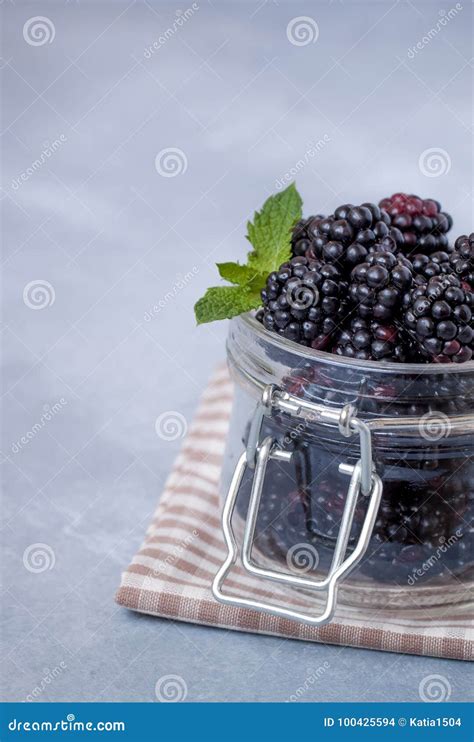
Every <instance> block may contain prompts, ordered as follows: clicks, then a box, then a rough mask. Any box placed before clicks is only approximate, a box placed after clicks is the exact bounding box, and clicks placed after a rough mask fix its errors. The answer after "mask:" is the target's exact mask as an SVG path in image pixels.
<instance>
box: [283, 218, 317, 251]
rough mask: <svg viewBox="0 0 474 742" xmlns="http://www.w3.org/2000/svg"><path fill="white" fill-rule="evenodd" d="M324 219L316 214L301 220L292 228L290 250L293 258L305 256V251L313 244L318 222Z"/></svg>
mask: <svg viewBox="0 0 474 742" xmlns="http://www.w3.org/2000/svg"><path fill="white" fill-rule="evenodd" d="M321 219H324V216H322V215H321V214H317V215H316V216H310V217H308V218H307V219H301V220H300V221H299V222H298V223H297V224H296V225H295V226H294V228H293V233H292V236H291V249H292V254H293V255H294V256H295V257H299V256H304V255H306V253H307V251H308V250H309V249H310V247H311V246H312V244H313V239H314V238H315V234H316V230H317V225H318V222H320V221H321Z"/></svg>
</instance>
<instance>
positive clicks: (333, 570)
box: [212, 385, 382, 626]
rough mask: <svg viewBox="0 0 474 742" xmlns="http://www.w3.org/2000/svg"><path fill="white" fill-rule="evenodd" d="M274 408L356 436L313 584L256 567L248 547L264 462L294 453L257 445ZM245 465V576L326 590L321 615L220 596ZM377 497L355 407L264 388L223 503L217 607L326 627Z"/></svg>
mask: <svg viewBox="0 0 474 742" xmlns="http://www.w3.org/2000/svg"><path fill="white" fill-rule="evenodd" d="M274 410H278V411H280V412H286V413H288V414H289V415H291V416H295V417H305V416H306V417H309V419H313V420H314V419H318V420H321V421H324V422H329V423H332V424H336V425H337V426H338V429H339V432H340V433H341V435H343V436H346V437H349V436H352V435H354V434H355V433H358V434H359V441H360V459H359V460H358V462H357V463H356V464H355V466H352V465H349V464H344V463H341V464H340V465H339V471H341V472H342V473H344V474H347V475H349V476H350V478H351V479H350V483H349V488H348V492H347V497H346V502H345V505H344V511H343V514H342V519H341V525H340V528H339V533H338V536H337V540H336V546H335V549H334V553H333V557H332V561H331V566H330V568H329V572H328V574H327V576H326V577H325V578H323V579H320V580H314V579H312V578H311V577H308V576H297V575H294V574H287V573H284V572H280V571H277V570H271V569H264V568H263V567H260V566H258V565H257V564H256V563H255V562H254V560H253V558H252V546H253V542H254V538H255V528H256V523H257V516H258V509H259V505H260V500H261V496H262V492H263V485H264V481H265V473H266V469H267V465H268V462H269V461H270V460H271V459H275V460H278V461H282V462H289V461H290V460H291V455H292V454H291V452H289V451H284V450H282V449H281V448H280V447H279V446H278V444H277V441H276V440H275V439H273V438H272V437H270V436H268V437H266V438H265V439H264V440H263V441H261V431H262V424H263V420H264V418H265V416H270V415H271V414H272V412H273V411H274ZM246 467H249V468H250V469H253V470H254V476H253V482H252V489H251V494H250V500H249V506H248V512H247V518H246V522H245V529H244V536H243V542H242V549H241V561H242V565H243V567H244V569H245V570H246V571H247V572H248V573H250V574H253V575H255V576H258V577H260V578H263V579H268V580H273V581H275V582H280V583H283V584H286V585H292V586H295V587H304V588H306V589H309V590H315V591H326V592H327V600H326V606H325V609H324V611H323V613H322V614H320V615H317V616H314V615H312V614H308V613H302V612H298V611H294V610H292V609H291V608H285V607H281V606H277V605H273V604H271V603H265V602H262V601H259V600H256V599H251V598H243V597H237V596H233V595H228V594H225V593H223V591H222V587H223V583H224V581H225V578H226V577H227V574H228V572H229V570H230V568H231V567H232V565H233V564H234V563H235V561H236V559H237V555H238V548H237V542H236V539H235V534H234V531H233V528H232V515H233V512H234V509H235V503H236V500H237V495H238V492H239V488H240V484H241V482H242V477H243V475H244V472H245V469H246ZM360 493H362V494H363V495H366V496H367V497H368V498H369V501H368V506H367V511H366V515H365V519H364V523H363V525H362V529H361V533H360V536H359V540H358V542H357V544H356V546H355V548H354V550H353V551H352V552H351V553H350V555H349V556H348V557H347V558H345V555H346V551H347V545H348V542H349V535H350V532H351V527H352V521H353V518H354V512H355V508H356V504H357V500H358V497H359V495H360ZM381 496H382V481H381V479H380V477H379V476H378V475H377V474H376V472H375V469H374V465H373V460H372V441H371V433H370V429H369V427H368V426H367V425H366V423H364V422H363V421H362V420H359V418H357V416H356V410H355V408H353V407H352V406H351V405H346V406H345V407H343V408H342V409H340V410H336V409H332V408H328V407H324V405H317V404H314V403H311V402H307V401H305V400H300V399H298V398H297V397H294V396H292V395H291V394H288V393H287V392H283V391H281V390H279V389H277V388H276V387H274V386H273V385H270V386H267V387H266V388H265V389H264V391H263V394H262V398H261V400H260V401H259V402H258V404H257V407H256V409H255V413H254V416H253V419H252V422H251V426H250V431H249V437H248V442H247V448H246V450H245V451H244V452H243V453H242V455H241V457H240V459H239V461H238V462H237V466H236V468H235V471H234V475H233V477H232V481H231V484H230V487H229V492H228V494H227V497H226V501H225V504H224V509H223V513H222V529H223V533H224V538H225V542H226V546H227V549H228V553H227V557H226V559H225V562H224V564H223V565H222V566H221V567H220V569H219V571H218V573H217V574H216V576H215V578H214V581H213V584H212V592H213V594H214V597H215V598H216V600H218V601H220V602H221V603H226V604H229V605H236V606H239V607H244V608H253V609H255V610H257V611H261V612H264V613H270V614H272V615H276V616H284V617H286V618H292V619H296V620H298V621H302V622H303V623H307V624H310V625H316V626H321V625H323V624H325V623H329V621H331V619H332V617H333V615H334V612H335V609H336V601H337V591H338V587H339V582H340V581H341V580H342V579H343V578H345V577H346V576H347V575H348V574H349V573H350V572H351V571H352V570H353V569H354V568H355V567H356V566H357V565H358V564H359V562H360V561H361V559H362V557H363V556H364V554H365V551H366V549H367V546H368V543H369V541H370V537H371V535H372V529H373V526H374V523H375V519H376V517H377V511H378V508H379V505H380V499H381Z"/></svg>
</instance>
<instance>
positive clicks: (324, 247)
mask: <svg viewBox="0 0 474 742" xmlns="http://www.w3.org/2000/svg"><path fill="white" fill-rule="evenodd" d="M402 244H403V235H402V233H401V232H400V230H398V229H395V228H394V227H392V226H391V223H390V217H389V216H388V214H387V213H386V212H384V211H382V210H381V209H379V207H378V206H376V205H375V204H371V203H364V204H361V206H353V205H352V204H343V205H342V206H339V207H338V208H337V209H336V211H335V212H334V214H332V215H330V216H327V217H320V216H316V217H310V219H308V220H305V221H304V222H299V223H298V224H297V225H296V227H295V230H294V233H293V240H292V246H293V254H294V255H305V256H306V257H307V258H309V259H311V260H315V259H317V260H323V261H324V262H326V263H334V264H336V265H337V267H338V268H339V269H340V270H341V271H342V272H343V273H348V272H349V271H350V270H351V269H352V268H353V267H354V266H355V265H357V264H358V263H361V262H363V261H364V260H365V259H366V258H367V256H368V255H369V254H370V253H371V252H373V251H374V250H387V251H391V252H397V251H398V250H399V249H400V248H401V246H402Z"/></svg>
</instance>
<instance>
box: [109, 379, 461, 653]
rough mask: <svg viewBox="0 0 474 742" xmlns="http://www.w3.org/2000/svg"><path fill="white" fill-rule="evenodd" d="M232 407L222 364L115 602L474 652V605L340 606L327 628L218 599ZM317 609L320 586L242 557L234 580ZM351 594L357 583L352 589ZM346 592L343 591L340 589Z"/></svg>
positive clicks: (345, 640) (186, 615)
mask: <svg viewBox="0 0 474 742" xmlns="http://www.w3.org/2000/svg"><path fill="white" fill-rule="evenodd" d="M231 405H232V382H231V380H230V378H229V376H228V373H227V370H226V369H225V368H222V367H220V368H219V369H218V370H217V372H216V373H215V374H214V376H213V378H212V379H211V381H210V383H209V386H208V387H207V389H206V390H205V392H204V394H203V396H202V398H201V402H200V405H199V407H198V410H197V413H196V416H195V419H194V422H193V424H192V425H191V426H190V429H189V432H188V435H187V438H186V440H185V442H184V445H183V447H182V450H181V452H180V454H179V455H178V457H177V459H176V461H175V463H174V466H173V469H172V471H171V473H170V475H169V478H168V481H167V483H166V486H165V489H164V492H163V494H162V496H161V498H160V501H159V503H158V507H157V508H156V511H155V514H154V517H153V520H152V521H151V523H150V526H149V528H148V530H147V533H146V537H145V540H144V542H143V545H142V546H141V548H140V550H139V551H138V553H137V554H136V555H135V557H134V558H133V560H132V563H131V564H130V566H129V567H128V568H127V570H126V571H125V572H124V573H123V575H122V581H121V585H120V588H119V590H118V593H117V596H116V600H117V602H118V603H120V604H121V605H123V606H126V607H127V608H131V609H132V610H135V611H140V612H141V613H148V614H151V615H154V616H161V617H166V618H172V619H175V620H181V621H189V622H192V623H200V624H205V625H208V626H218V627H226V628H228V629H235V630H237V631H251V632H255V633H261V634H271V635H276V636H286V637H291V638H295V639H304V640H307V641H315V642H324V643H326V644H340V645H344V646H351V647H365V648H369V649H379V650H385V651H391V652H402V653H408V654H420V655H428V656H433V657H450V658H454V659H464V660H467V659H473V646H474V642H473V638H474V632H473V626H472V622H471V621H470V617H471V616H472V608H473V604H472V603H471V604H466V603H465V602H464V603H462V604H461V605H457V606H453V605H440V606H437V607H436V608H433V607H432V606H430V607H428V606H426V607H423V606H420V605H419V604H417V605H416V606H414V607H413V609H412V610H409V609H403V610H401V609H400V608H397V609H394V610H392V611H390V610H387V609H386V608H385V609H382V610H381V609H379V608H373V607H368V606H367V607H364V608H360V607H358V608H354V607H348V606H350V600H348V601H347V602H345V605H344V606H343V607H339V608H338V609H337V612H336V616H335V619H334V620H333V622H332V623H331V624H329V625H327V626H324V627H321V628H314V627H310V626H306V625H303V624H300V623H297V622H295V621H290V620H288V619H285V618H278V617H275V616H270V615H266V614H263V613H258V612H256V611H252V610H250V609H243V608H237V607H234V606H225V605H221V604H220V603H217V602H216V601H215V600H214V598H213V596H212V593H211V588H210V586H211V582H212V580H213V578H214V575H215V574H216V572H217V569H218V567H219V566H220V565H221V564H222V562H223V561H224V559H225V556H226V549H225V546H224V539H223V536H222V532H221V523H220V513H221V506H222V502H221V498H220V497H219V494H218V484H219V476H220V468H221V463H222V458H223V455H224V448H225V439H226V434H227V429H228V423H229V417H230V412H231ZM224 589H225V590H226V591H228V592H230V593H231V594H234V595H245V594H247V595H252V597H255V596H257V597H260V598H264V599H266V600H271V601H277V602H279V603H281V604H284V603H286V604H287V605H288V603H290V604H291V605H292V606H294V607H298V608H302V609H303V610H310V611H311V612H316V611H317V610H318V601H320V600H321V598H319V597H317V596H315V594H314V593H312V594H308V593H303V592H301V591H298V593H297V594H296V593H295V591H291V592H288V589H286V590H285V589H284V588H280V586H279V585H275V583H262V582H259V581H256V578H254V577H253V576H251V575H248V574H247V573H246V572H245V571H244V570H243V569H242V567H241V566H238V565H235V566H234V567H233V568H232V571H231V573H230V574H229V576H228V578H227V580H226V584H225V588H224ZM348 595H349V598H350V588H349V593H348ZM341 597H342V598H344V593H343V592H342V593H341Z"/></svg>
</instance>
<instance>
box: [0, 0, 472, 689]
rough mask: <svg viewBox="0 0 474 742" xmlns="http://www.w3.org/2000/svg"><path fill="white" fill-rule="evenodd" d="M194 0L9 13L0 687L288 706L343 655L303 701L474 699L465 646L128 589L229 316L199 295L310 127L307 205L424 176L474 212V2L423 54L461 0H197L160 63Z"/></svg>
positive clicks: (237, 247) (431, 189)
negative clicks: (433, 154) (159, 613)
mask: <svg viewBox="0 0 474 742" xmlns="http://www.w3.org/2000/svg"><path fill="white" fill-rule="evenodd" d="M190 5H191V3H189V4H186V3H181V4H180V3H178V4H176V3H165V2H161V3H156V2H155V3H151V2H150V3H148V2H143V1H140V2H130V3H127V4H126V3H124V4H122V3H116V2H114V3H112V2H108V3H99V2H94V3H93V4H92V3H91V4H86V3H82V2H81V3H76V2H68V3H62V2H58V3H51V2H47V1H46V0H45V1H44V2H43V1H41V2H35V3H22V2H16V3H11V2H3V4H2V5H1V12H2V16H3V17H2V27H3V50H2V76H3V82H2V85H3V87H2V103H3V106H2V109H3V110H2V114H3V116H2V119H3V120H2V132H3V134H2V146H3V166H4V167H3V170H4V179H3V190H2V210H3V297H4V306H3V323H2V340H3V350H4V375H3V398H2V401H3V420H4V429H3V443H2V468H3V482H4V485H5V487H4V497H3V507H2V532H1V540H2V545H3V547H4V548H3V555H4V556H3V569H2V573H3V574H2V602H3V609H2V629H1V639H2V652H3V659H2V663H1V667H2V671H1V675H2V686H3V697H4V698H5V699H8V700H22V699H24V698H26V697H27V696H28V695H29V694H31V692H32V690H33V688H35V686H38V685H39V684H41V681H42V679H44V677H45V676H47V673H48V672H51V671H53V670H54V668H57V667H59V668H60V672H59V674H58V673H55V674H57V675H58V676H57V677H56V678H55V679H54V681H53V682H51V683H47V682H46V683H44V682H43V685H44V686H45V689H44V691H42V692H41V694H40V695H39V696H38V700H81V701H86V700H114V701H119V700H134V701H154V700H156V699H155V692H154V688H155V683H156V681H157V679H158V678H160V677H161V676H163V675H166V674H177V675H180V676H182V677H183V678H184V679H185V681H186V684H187V686H188V699H189V700H192V701H204V700H212V701H227V700H234V701H235V700H237V701H244V700H261V701H263V700H271V701H278V700H285V699H287V698H288V697H289V696H290V695H291V694H294V693H295V691H296V688H297V687H298V686H300V685H302V684H303V683H304V681H305V678H307V677H308V676H309V675H311V674H312V673H314V672H315V670H316V669H317V668H318V667H321V666H322V665H323V663H324V662H328V663H329V668H327V670H326V672H324V674H323V678H322V679H321V680H319V681H318V682H316V683H314V685H312V686H311V687H310V689H309V690H308V691H307V692H306V693H305V694H304V695H303V697H302V700H304V701H314V700H319V701H325V700H333V701H343V700H353V701H355V700H402V701H416V700H418V686H419V683H420V681H421V680H422V679H423V678H424V677H426V676H427V675H429V674H432V673H435V674H441V675H443V676H444V677H445V678H447V679H448V681H449V683H450V685H451V688H452V695H451V699H452V700H457V701H458V700H465V699H466V698H467V690H466V687H467V684H466V681H467V669H466V665H464V664H462V663H459V662H454V661H442V660H436V659H429V658H426V659H424V658H419V657H407V656H403V655H395V654H385V653H379V652H369V651H362V650H354V649H345V648H340V647H330V646H320V645H308V644H304V643H298V642H295V641H289V640H280V639H277V638H268V637H257V636H252V635H245V634H239V633H235V632H226V631H220V630H213V629H207V628H202V627H198V626H191V625H185V624H178V623H173V622H169V621H162V620H158V619H153V618H149V617H144V616H140V615H137V614H133V613H130V612H128V611H127V610H125V609H123V608H120V607H118V606H117V605H115V604H114V600H113V597H114V592H115V589H116V587H117V585H118V582H119V577H120V571H121V569H122V568H124V567H125V566H126V564H127V563H128V561H129V560H130V558H131V557H132V555H133V553H134V551H135V549H136V548H137V547H138V546H139V544H140V542H141V539H142V536H143V534H144V529H145V527H146V524H147V521H148V519H149V516H150V513H151V512H152V510H153V508H154V506H155V503H156V499H157V497H158V495H159V493H160V491H161V488H162V486H163V483H164V481H165V478H166V475H167V472H168V470H169V468H170V464H171V461H172V458H173V456H174V455H175V453H176V451H177V450H178V447H179V441H176V442H168V443H167V442H165V441H163V440H160V439H159V438H158V437H157V435H156V434H155V420H156V418H157V416H158V415H160V414H161V413H162V412H166V411H169V410H174V411H179V412H180V413H181V414H183V415H184V416H185V417H186V419H187V420H188V421H189V420H190V419H191V418H192V414H193V410H194V409H195V406H196V403H197V400H198V396H199V393H200V391H201V390H202V387H203V385H204V383H205V381H206V379H207V377H208V375H209V373H210V372H211V371H212V369H213V367H214V365H215V363H216V362H218V361H220V360H221V359H222V358H223V353H224V348H223V341H224V337H225V331H226V328H225V323H220V324H216V325H213V326H205V327H201V328H199V329H196V328H195V324H194V319H193V312H192V305H193V303H194V301H195V300H196V299H197V298H198V297H199V296H200V295H201V293H202V292H203V291H204V289H205V288H206V287H207V286H209V285H212V284H213V283H216V271H215V268H214V262H215V261H216V260H219V261H222V260H225V259H230V258H232V259H235V258H237V257H242V256H244V254H245V251H246V249H247V248H246V242H245V240H244V231H245V220H246V219H247V218H248V217H249V216H250V215H251V214H252V212H253V210H254V209H255V208H256V207H259V206H260V205H261V203H262V202H263V200H264V198H265V197H266V195H267V194H269V193H271V192H273V191H275V189H276V187H277V186H276V181H277V180H278V179H281V178H283V177H284V176H285V173H287V172H288V171H289V169H290V168H292V167H295V165H296V163H297V162H298V160H300V159H301V158H303V159H304V158H305V152H306V151H307V150H308V146H309V144H310V143H313V144H314V143H315V142H317V141H318V140H320V139H323V140H324V139H325V140H326V143H325V145H324V146H323V147H322V148H321V149H320V151H319V153H318V154H317V155H315V156H314V157H311V156H310V157H307V158H306V159H307V160H308V162H307V164H306V165H305V167H303V168H302V169H301V171H300V172H299V173H298V177H297V182H298V186H299V189H300V191H301V193H302V195H303V196H304V199H305V204H306V205H305V212H306V213H307V214H309V213H312V212H321V211H322V212H324V211H327V210H331V211H332V210H333V209H334V208H335V207H336V206H337V205H338V204H340V203H343V202H345V201H353V202H355V203H360V202H362V201H364V200H368V199H370V200H378V199H379V198H381V197H382V196H384V195H389V194H391V193H392V192H394V191H396V190H408V191H415V192H419V193H420V194H422V195H423V196H433V197H435V198H438V199H440V200H441V201H442V202H443V204H446V205H447V206H449V211H451V213H452V214H453V215H454V218H455V221H456V232H457V233H458V234H459V233H462V232H465V231H466V230H469V229H470V228H471V227H472V220H471V212H472V193H471V189H472V157H471V152H472V149H471V136H472V93H471V90H472V74H473V71H472V57H473V50H472V7H471V6H470V5H469V3H468V2H463V5H464V8H463V9H462V10H461V11H460V12H459V13H457V14H456V16H455V17H454V18H453V19H452V20H451V21H450V22H449V23H448V24H447V25H446V26H445V27H444V28H442V29H441V31H440V32H439V33H438V34H435V35H434V36H432V37H431V39H430V38H428V43H427V44H425V46H424V47H423V48H422V50H420V51H418V52H417V54H416V55H415V56H414V58H413V59H412V58H410V55H409V49H410V48H411V47H413V46H414V45H415V44H416V43H417V42H418V41H420V40H421V39H422V37H423V36H424V35H425V34H426V33H427V32H428V31H429V30H430V29H431V28H432V27H433V26H434V25H436V23H437V20H438V18H439V17H440V11H442V10H449V8H450V7H452V6H451V4H450V3H444V4H439V3H437V2H430V3H412V2H394V3H391V2H386V3H385V2H378V1H377V2H372V3H368V2H366V3H355V2H351V3H340V2H330V3H315V2H302V3H297V2H291V3H289V2H287V3H285V2H278V3H276V2H225V3H224V2H216V0H208V1H206V0H200V2H199V9H198V10H196V11H195V12H194V14H193V15H192V17H190V18H189V20H187V22H186V23H185V24H183V26H182V27H180V28H178V31H177V32H176V33H175V34H172V35H171V36H170V37H169V38H168V39H167V40H166V43H165V44H164V45H162V46H161V48H159V49H158V50H156V51H155V52H154V53H153V54H152V55H151V57H150V58H147V55H146V54H145V52H146V49H147V47H149V46H150V45H151V44H153V42H155V41H156V40H158V38H159V37H160V35H161V34H163V33H164V31H165V30H166V29H167V28H168V27H170V26H172V25H173V22H174V20H175V19H176V18H177V15H176V11H177V10H181V11H184V10H186V8H188V7H190ZM38 15H40V16H45V17H47V18H48V19H49V21H50V22H52V24H53V25H54V29H55V36H54V39H52V43H45V44H43V45H40V46H33V45H31V43H27V41H26V40H25V38H24V36H23V28H24V24H25V23H26V22H27V21H28V20H29V19H30V18H31V17H32V16H38ZM300 15H305V16H310V17H312V18H313V19H314V20H315V21H316V22H317V24H318V28H319V37H318V38H317V40H316V41H315V43H309V44H306V45H304V46H297V45H295V44H292V43H290V41H289V40H288V38H287V33H286V29H287V25H288V23H289V22H290V21H291V19H293V18H294V17H296V16H300ZM148 56H149V55H148ZM412 56H413V55H412ZM325 135H326V136H325ZM54 140H59V141H60V146H59V147H58V148H57V149H56V151H55V152H54V154H53V155H52V156H51V157H49V158H47V157H46V161H45V162H44V164H42V165H41V167H39V168H36V169H34V170H33V172H32V174H30V175H28V170H27V169H28V168H31V167H32V163H33V162H34V161H35V160H37V159H38V158H39V157H40V156H41V153H42V151H44V148H45V146H46V145H47V143H50V144H51V143H52V142H53V141H54ZM328 140H329V141H328ZM170 147H171V148H178V149H180V150H181V151H182V153H184V157H185V159H186V164H187V167H186V169H185V172H182V173H181V174H178V175H176V176H175V177H163V176H162V175H160V174H159V172H158V171H157V169H156V167H155V158H156V156H157V154H158V153H159V152H161V151H162V150H163V149H165V148H170ZM429 148H435V149H437V150H442V151H441V153H440V155H439V158H438V160H437V161H438V164H439V166H440V169H439V170H438V171H437V170H436V169H435V170H429V169H427V167H425V166H424V165H423V164H422V165H421V166H420V156H421V155H422V153H423V152H424V151H425V150H426V149H429ZM180 156H181V158H182V161H184V160H183V155H180ZM43 159H45V158H43ZM423 161H424V160H423V158H422V163H423ZM435 161H436V158H435ZM435 164H436V162H435ZM445 171H447V172H445ZM22 173H26V174H27V177H26V178H24V179H23V180H21V181H20V185H18V181H15V180H14V179H18V178H21V174H22ZM15 183H16V184H17V186H15ZM189 270H192V271H194V276H193V278H192V280H190V281H188V282H187V284H186V286H185V287H184V288H182V289H178V290H177V291H175V294H176V295H175V296H174V298H173V299H172V300H167V301H166V302H165V307H164V308H163V309H162V310H161V311H160V312H159V313H155V314H154V315H153V318H152V319H151V320H150V321H146V319H145V318H146V313H147V312H149V311H150V310H151V309H152V307H153V306H154V305H156V304H157V303H158V302H159V300H160V299H163V298H164V297H165V296H166V294H167V293H168V292H169V291H174V287H175V286H176V285H178V284H179V279H180V277H182V276H184V275H185V274H186V273H187V272H188V271H189ZM32 281H41V282H43V284H44V282H45V281H46V282H48V284H50V286H52V287H53V290H54V295H55V301H54V303H51V302H50V305H49V306H46V307H44V308H43V309H42V310H40V311H38V310H35V309H32V308H31V306H29V304H31V301H30V299H29V293H28V291H27V296H26V301H25V300H24V289H25V286H27V285H28V284H29V283H30V282H32ZM46 291H47V292H48V291H49V297H50V299H51V296H52V294H51V289H50V288H49V287H48V286H46ZM60 400H64V402H60ZM58 403H59V404H60V410H59V411H58V412H57V414H54V415H52V419H51V420H50V421H49V422H47V424H45V425H44V426H41V427H40V429H39V430H38V428H37V427H36V428H35V427H34V426H35V425H37V424H38V423H39V422H40V420H41V419H42V416H43V415H44V411H45V409H47V407H45V406H49V409H51V408H52V407H53V405H55V404H58ZM56 409H57V408H56ZM28 431H30V432H31V431H36V432H34V434H33V435H32V436H30V437H29V440H28V442H27V444H26V445H22V446H20V447H19V450H17V451H16V449H15V445H14V444H15V442H17V441H18V440H20V439H21V437H22V436H26V435H27V434H28ZM38 543H42V544H46V547H47V549H48V550H49V554H50V559H51V554H52V553H54V558H55V563H54V566H53V565H52V564H50V566H53V568H52V569H47V570H45V571H42V572H38V573H34V572H31V571H29V570H28V569H27V568H26V567H25V566H24V553H25V550H26V549H28V547H29V546H30V545H32V544H38ZM61 663H62V664H61Z"/></svg>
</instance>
